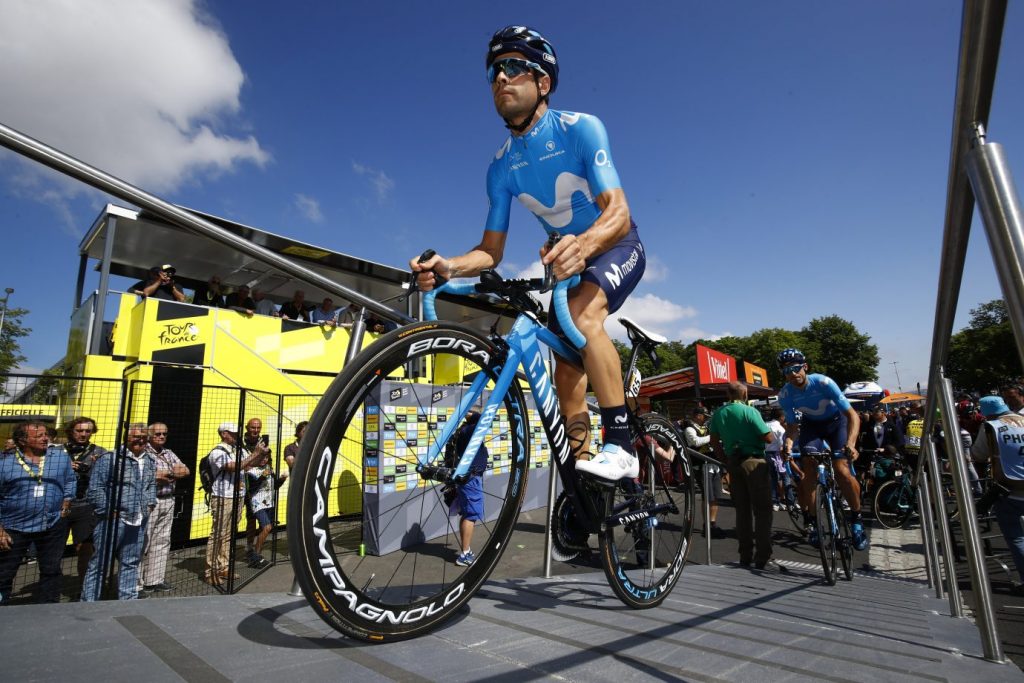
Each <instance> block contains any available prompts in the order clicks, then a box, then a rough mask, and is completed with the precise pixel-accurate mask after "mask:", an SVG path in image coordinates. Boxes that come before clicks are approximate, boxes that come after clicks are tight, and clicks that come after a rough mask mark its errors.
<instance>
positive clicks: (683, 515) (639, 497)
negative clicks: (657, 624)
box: [599, 414, 694, 609]
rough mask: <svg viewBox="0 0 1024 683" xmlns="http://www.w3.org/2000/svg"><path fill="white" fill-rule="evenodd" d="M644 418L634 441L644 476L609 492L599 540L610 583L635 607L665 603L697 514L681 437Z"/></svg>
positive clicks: (667, 425) (658, 419) (659, 420)
mask: <svg viewBox="0 0 1024 683" xmlns="http://www.w3.org/2000/svg"><path fill="white" fill-rule="evenodd" d="M641 420H642V425H643V433H642V434H637V435H634V436H635V438H634V442H633V446H634V448H635V449H636V453H637V456H638V457H639V458H640V477H639V479H638V480H637V481H633V480H621V481H619V482H618V483H617V484H615V486H614V487H613V488H612V487H609V490H608V491H607V492H606V493H605V514H606V519H605V523H604V525H603V528H602V531H601V534H600V541H599V546H600V555H601V566H602V568H603V569H604V573H605V576H606V577H607V578H608V584H609V585H610V586H611V587H612V590H613V591H614V592H615V595H616V596H618V598H619V599H620V600H622V602H623V603H625V604H626V605H627V606H629V607H633V608H635V609H645V608H648V607H654V606H656V605H659V604H661V602H662V601H663V600H664V599H665V598H666V597H667V596H668V594H669V592H670V591H671V590H672V587H673V586H674V585H675V583H676V581H678V580H679V576H680V575H681V574H682V571H683V566H684V565H685V564H686V555H687V553H689V550H690V533H691V532H692V530H693V512H694V478H693V470H692V468H691V467H690V461H689V458H688V457H687V456H686V452H685V450H684V449H683V439H682V437H681V436H680V435H679V432H677V431H676V429H675V427H673V426H672V423H671V422H669V421H668V420H667V419H665V418H664V417H662V416H660V415H655V414H647V415H643V416H642V418H641ZM655 445H657V446H658V447H660V448H661V449H662V451H664V452H668V453H669V454H670V455H671V456H672V457H673V467H671V468H663V467H661V466H660V464H659V462H658V460H659V457H660V456H658V455H657V454H656V453H655ZM667 471H671V472H672V473H673V475H672V481H671V482H668V481H666V476H667V475H666V472H667ZM645 511H651V512H650V514H649V515H648V514H646V513H645ZM612 517H615V521H610V520H611V518H612Z"/></svg>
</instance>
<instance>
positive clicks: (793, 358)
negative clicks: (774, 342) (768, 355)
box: [775, 349, 807, 368]
mask: <svg viewBox="0 0 1024 683" xmlns="http://www.w3.org/2000/svg"><path fill="white" fill-rule="evenodd" d="M775 360H776V361H777V362H778V364H779V367H780V368H784V367H786V366H787V365H793V364H794V363H806V362H807V358H806V357H804V354H803V353H801V352H800V349H783V350H781V351H779V355H778V356H776V358H775Z"/></svg>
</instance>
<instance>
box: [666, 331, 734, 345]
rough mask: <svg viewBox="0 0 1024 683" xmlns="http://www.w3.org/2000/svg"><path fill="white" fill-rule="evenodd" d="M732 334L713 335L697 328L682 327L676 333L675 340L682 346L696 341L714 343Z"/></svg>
mask: <svg viewBox="0 0 1024 683" xmlns="http://www.w3.org/2000/svg"><path fill="white" fill-rule="evenodd" d="M731 336H732V332H722V333H721V334H714V333H713V332H708V331H707V330H702V329H701V328H699V327H684V328H683V329H681V330H679V332H677V333H676V336H675V338H676V339H677V340H679V341H681V342H683V343H684V344H689V343H690V342H694V341H697V340H698V339H706V340H707V341H714V340H716V339H721V338H722V337H731Z"/></svg>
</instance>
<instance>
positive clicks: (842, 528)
mask: <svg viewBox="0 0 1024 683" xmlns="http://www.w3.org/2000/svg"><path fill="white" fill-rule="evenodd" d="M836 517H837V519H836V524H837V525H838V527H839V538H838V539H836V544H837V545H838V546H839V561H840V563H841V564H842V566H843V576H845V577H846V580H847V581H853V534H852V533H851V532H850V520H848V519H847V518H846V513H845V512H844V511H842V510H840V511H839V512H838V514H837V515H836Z"/></svg>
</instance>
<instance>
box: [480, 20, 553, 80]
mask: <svg viewBox="0 0 1024 683" xmlns="http://www.w3.org/2000/svg"><path fill="white" fill-rule="evenodd" d="M507 52H520V53H522V55H523V56H524V57H526V58H527V59H528V60H529V61H531V62H535V63H536V64H539V65H540V67H541V69H542V70H543V71H544V73H546V74H547V75H548V76H550V77H551V92H549V93H548V94H549V95H550V94H551V93H553V92H555V88H557V87H558V56H557V55H555V48H554V47H552V46H551V43H549V42H548V41H547V39H545V38H544V36H542V35H541V34H540V32H538V31H534V30H533V29H532V28H530V27H529V26H506V27H505V28H503V29H501V30H500V31H495V33H494V35H493V36H491V42H490V43H488V44H487V63H486V64H485V65H484V68H487V69H489V68H490V67H491V64H493V63H494V60H495V59H497V58H498V57H499V56H500V55H503V54H505V53H507Z"/></svg>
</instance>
